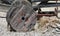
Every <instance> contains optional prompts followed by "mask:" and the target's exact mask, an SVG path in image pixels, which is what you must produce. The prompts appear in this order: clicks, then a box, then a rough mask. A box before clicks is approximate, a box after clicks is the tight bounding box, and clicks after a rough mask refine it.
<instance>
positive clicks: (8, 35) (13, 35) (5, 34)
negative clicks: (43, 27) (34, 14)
mask: <svg viewBox="0 0 60 36" xmlns="http://www.w3.org/2000/svg"><path fill="white" fill-rule="evenodd" d="M5 8H6V7H5ZM50 9H51V8H50ZM42 10H44V9H42ZM0 11H1V12H0V16H3V17H6V12H7V10H2V8H1V7H0ZM4 11H5V12H4ZM49 29H50V28H49ZM53 31H54V32H53ZM52 32H53V33H52ZM55 32H56V31H55V29H52V30H50V31H48V32H46V33H41V32H39V31H38V32H37V31H31V32H9V31H8V30H7V22H6V18H0V36H60V32H57V33H55Z"/></svg>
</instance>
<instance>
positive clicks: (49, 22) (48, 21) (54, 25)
mask: <svg viewBox="0 0 60 36" xmlns="http://www.w3.org/2000/svg"><path fill="white" fill-rule="evenodd" d="M34 28H35V31H40V32H46V31H49V30H50V31H51V29H54V30H56V31H60V20H59V19H58V18H57V17H56V16H52V17H46V16H43V17H42V18H40V19H39V20H38V21H37V24H36V25H35V27H34Z"/></svg>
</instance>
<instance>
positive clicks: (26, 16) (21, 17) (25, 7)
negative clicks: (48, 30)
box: [6, 0, 36, 32]
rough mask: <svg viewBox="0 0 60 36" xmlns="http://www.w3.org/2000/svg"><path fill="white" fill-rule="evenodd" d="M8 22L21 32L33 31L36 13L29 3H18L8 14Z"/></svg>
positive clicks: (22, 1)
mask: <svg viewBox="0 0 60 36" xmlns="http://www.w3.org/2000/svg"><path fill="white" fill-rule="evenodd" d="M6 19H7V22H8V23H9V25H11V27H12V28H13V29H14V30H16V31H18V32H20V31H31V30H32V29H34V25H35V23H36V13H35V11H34V10H33V8H32V6H31V4H30V3H29V2H28V1H24V0H21V1H20V0H19V1H16V2H15V3H14V4H13V6H12V7H11V9H10V10H9V11H8V13H7V18H6Z"/></svg>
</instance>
